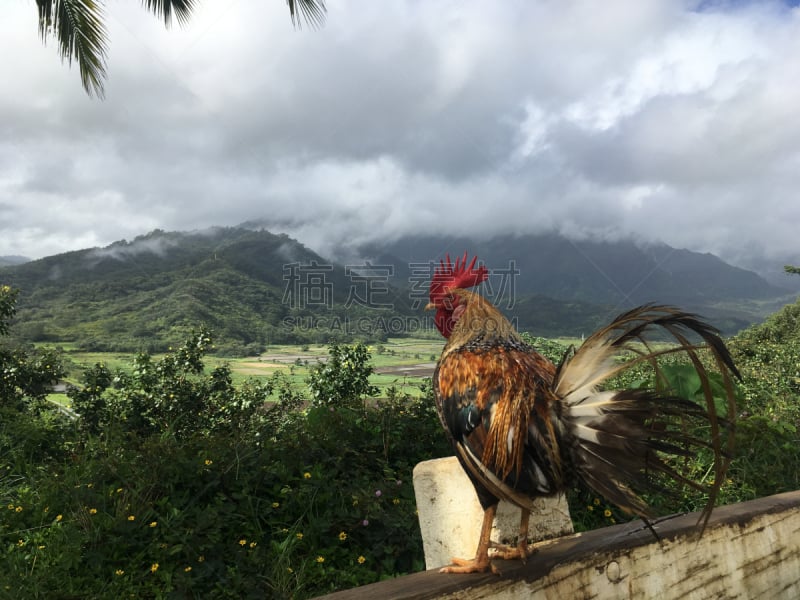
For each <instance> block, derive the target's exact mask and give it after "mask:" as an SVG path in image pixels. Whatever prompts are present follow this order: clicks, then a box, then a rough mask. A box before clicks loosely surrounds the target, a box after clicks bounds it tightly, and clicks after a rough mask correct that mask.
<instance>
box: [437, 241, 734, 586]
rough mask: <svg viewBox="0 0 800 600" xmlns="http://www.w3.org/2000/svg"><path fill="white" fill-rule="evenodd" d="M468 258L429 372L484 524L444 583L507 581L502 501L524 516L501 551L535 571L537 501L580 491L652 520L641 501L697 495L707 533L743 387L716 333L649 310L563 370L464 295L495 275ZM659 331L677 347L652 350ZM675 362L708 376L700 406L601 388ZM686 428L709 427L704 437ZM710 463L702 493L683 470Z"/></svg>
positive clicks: (686, 318) (573, 357)
mask: <svg viewBox="0 0 800 600" xmlns="http://www.w3.org/2000/svg"><path fill="white" fill-rule="evenodd" d="M467 260H468V259H467V254H466V253H465V254H464V256H463V258H459V259H457V260H456V262H455V264H453V263H452V262H451V261H450V257H449V256H448V257H447V262H446V263H445V262H444V261H441V262H440V264H439V265H438V267H437V268H436V270H435V272H434V274H433V278H432V281H431V286H430V303H429V304H428V305H427V306H426V309H428V310H431V309H432V310H435V311H436V313H435V317H434V323H435V325H436V327H437V329H438V330H439V331H440V332H441V334H442V335H443V336H444V337H445V338H446V339H447V342H446V344H445V347H444V350H443V351H442V355H441V358H440V359H439V362H438V364H437V366H436V370H435V371H434V374H433V387H434V392H435V397H436V408H437V411H438V414H439V418H440V420H441V422H442V425H443V426H444V428H445V431H446V432H447V434H448V437H449V438H450V441H451V442H452V444H453V448H454V449H455V453H456V456H457V457H458V460H459V462H460V463H461V466H462V467H463V468H464V470H465V471H466V473H467V475H468V477H469V478H470V480H471V481H472V483H473V485H474V487H475V490H476V492H477V495H478V499H479V501H480V503H481V506H482V507H483V510H484V515H483V524H482V526H481V532H480V538H479V543H478V548H477V551H476V553H475V557H474V558H471V559H463V558H454V559H453V564H452V565H451V566H448V567H445V568H443V569H442V571H443V572H449V573H471V572H485V571H489V570H491V571H493V572H497V571H496V568H495V567H494V566H493V565H492V564H491V561H490V558H489V548H490V546H492V543H491V541H490V535H491V531H492V522H493V520H494V516H495V512H496V510H497V504H498V502H499V501H500V500H505V501H508V502H510V503H512V504H514V505H516V506H518V507H520V508H521V511H522V512H521V519H520V529H519V532H520V535H519V541H518V543H517V545H516V546H515V547H500V548H501V549H500V551H499V552H498V554H497V556H499V557H500V558H504V559H513V558H521V559H523V560H525V559H526V557H527V556H528V552H529V549H528V545H527V532H528V521H529V516H530V511H531V510H532V508H533V499H534V498H536V497H541V496H552V495H555V494H558V493H561V492H563V491H565V490H566V489H567V488H568V487H570V486H572V485H573V484H579V483H582V484H585V485H587V486H588V487H589V488H591V489H593V490H594V491H596V492H597V493H598V494H600V495H602V496H604V497H605V498H606V499H608V500H609V501H611V502H612V503H614V504H616V505H617V506H619V507H620V508H621V509H622V510H624V511H626V512H628V513H630V514H633V515H636V516H638V517H641V518H642V519H645V522H647V519H650V518H652V517H653V511H652V510H651V508H650V507H649V506H648V504H647V503H646V502H645V501H644V500H643V498H642V493H646V492H659V493H668V487H665V485H664V484H665V483H670V482H671V483H677V484H679V485H685V486H689V487H691V488H693V489H696V490H699V491H702V492H705V493H706V494H707V495H708V503H707V505H706V507H705V509H704V510H703V511H702V513H701V522H699V523H698V525H701V526H702V527H704V526H705V524H706V523H707V521H708V517H709V516H710V511H711V508H712V507H713V504H714V502H715V500H716V496H717V493H718V491H719V486H720V485H721V483H722V482H723V481H724V477H725V472H726V470H727V467H728V463H729V462H730V455H731V451H732V437H733V436H732V422H731V421H730V419H732V418H733V415H734V410H735V406H734V390H733V383H732V378H731V375H734V376H736V377H737V378H738V377H739V373H738V371H737V369H736V366H735V365H734V364H733V361H732V359H731V357H730V354H729V353H728V350H727V348H726V347H725V345H724V343H723V342H722V340H721V339H720V337H719V335H718V332H717V331H716V330H715V329H713V328H712V327H711V326H709V325H707V324H706V323H704V322H703V321H701V320H700V319H699V318H698V317H696V316H695V315H692V314H688V313H685V312H681V311H679V310H677V309H675V308H672V307H669V306H658V305H645V306H641V307H639V308H635V309H633V310H630V311H628V312H626V313H624V314H621V315H620V316H618V317H617V318H616V319H614V320H613V321H612V322H611V323H610V324H609V325H608V326H606V327H604V328H602V329H600V330H599V331H597V332H595V333H594V334H592V335H591V336H589V337H588V338H587V339H586V341H585V342H584V343H583V344H582V345H581V346H580V347H579V348H578V349H577V350H573V349H571V350H570V351H568V353H567V354H566V355H565V356H564V358H563V359H562V360H561V363H560V364H559V365H558V366H557V367H556V366H555V365H554V364H553V363H552V362H551V361H550V360H548V359H547V358H545V357H544V356H542V355H541V354H539V353H538V352H536V351H535V350H534V349H533V348H532V347H531V346H529V345H528V344H526V343H525V342H524V341H523V339H522V338H521V337H520V335H519V334H518V333H517V332H516V331H515V330H514V328H513V326H512V325H511V323H510V322H509V321H508V320H507V319H506V318H505V317H504V316H503V315H502V314H501V313H500V312H499V311H498V310H497V309H496V308H495V307H494V306H493V305H492V304H490V303H489V302H488V301H487V300H486V299H484V298H483V297H482V296H480V295H479V294H476V293H473V292H471V291H469V290H468V289H467V288H470V287H473V286H476V285H478V284H480V283H481V282H483V281H485V280H486V279H487V277H488V271H487V269H486V267H485V266H483V265H481V266H478V267H476V266H475V263H476V260H477V258H473V259H472V262H470V263H469V264H467ZM653 329H661V330H662V331H665V332H667V333H668V334H670V335H671V337H672V338H673V339H674V340H675V342H676V344H675V345H672V346H669V347H667V348H664V346H663V345H660V346H659V348H660V349H654V348H653V347H651V346H650V345H648V343H647V340H646V337H645V335H646V334H647V333H649V332H650V331H651V330H653ZM690 336H691V337H694V338H700V339H701V340H702V343H700V342H698V343H695V342H692V341H691V340H690ZM701 348H706V349H707V350H708V352H709V354H710V357H711V362H712V364H713V365H715V367H716V369H714V370H716V371H718V372H719V373H720V374H721V381H722V385H723V387H724V390H725V395H726V396H727V405H728V406H727V409H726V415H725V416H722V415H718V414H717V409H716V408H715V402H714V397H713V395H712V387H711V386H712V381H711V378H710V372H709V371H708V370H707V369H706V367H705V366H704V362H703V360H701V356H700V354H699V351H700V350H701ZM676 352H682V353H684V354H686V355H687V356H688V357H689V361H690V363H691V364H692V365H693V367H694V369H695V370H696V372H697V373H698V375H699V377H700V381H701V383H702V390H703V395H704V396H705V402H704V404H705V405H704V406H701V405H700V404H698V403H695V402H694V401H692V400H689V399H685V398H681V397H678V396H677V395H675V393H674V392H672V391H670V390H669V389H664V388H665V385H659V386H658V388H657V390H656V389H650V390H648V389H623V390H603V388H602V384H603V383H604V382H606V381H607V380H609V379H610V378H612V377H613V376H615V375H617V374H619V373H620V372H621V371H622V370H624V369H626V368H629V367H631V366H633V365H635V364H639V363H641V362H643V361H647V362H649V363H651V364H652V365H653V367H654V369H655V372H656V376H657V378H659V377H660V378H661V381H662V383H663V381H664V380H663V377H662V376H661V374H660V372H659V368H658V363H657V359H658V357H660V356H663V355H667V354H672V353H676ZM620 356H624V357H626V358H629V360H627V361H622V360H619V357H620ZM631 356H632V357H633V358H630V357H631ZM715 377H716V376H715ZM690 425H694V426H697V425H699V426H700V427H702V428H704V430H706V431H707V432H708V435H707V436H705V438H707V439H703V438H701V437H698V436H697V435H696V434H695V433H693V432H692V431H691V429H690V427H689V426H690ZM695 429H696V427H695ZM701 451H705V452H710V453H711V454H712V455H713V457H714V480H713V482H712V483H705V482H703V481H702V480H699V481H697V480H695V479H693V478H692V476H691V474H690V473H688V472H684V471H685V469H682V468H681V460H684V461H685V460H686V459H687V458H688V457H692V456H695V455H696V454H697V453H698V452H701ZM701 530H702V529H701Z"/></svg>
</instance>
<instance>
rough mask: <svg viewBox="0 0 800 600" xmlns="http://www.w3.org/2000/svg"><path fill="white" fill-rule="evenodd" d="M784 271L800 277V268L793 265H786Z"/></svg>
mask: <svg viewBox="0 0 800 600" xmlns="http://www.w3.org/2000/svg"><path fill="white" fill-rule="evenodd" d="M783 270H784V271H786V272H787V273H789V274H791V275H800V267H793V266H792V265H786V266H785V267H783Z"/></svg>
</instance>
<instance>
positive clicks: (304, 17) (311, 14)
mask: <svg viewBox="0 0 800 600" xmlns="http://www.w3.org/2000/svg"><path fill="white" fill-rule="evenodd" d="M286 4H288V5H289V14H290V15H291V16H292V23H293V24H294V26H295V27H297V28H300V27H301V26H302V22H303V21H305V22H306V23H308V24H309V25H311V27H321V26H322V24H323V23H324V22H325V12H326V11H327V9H326V8H325V0H286Z"/></svg>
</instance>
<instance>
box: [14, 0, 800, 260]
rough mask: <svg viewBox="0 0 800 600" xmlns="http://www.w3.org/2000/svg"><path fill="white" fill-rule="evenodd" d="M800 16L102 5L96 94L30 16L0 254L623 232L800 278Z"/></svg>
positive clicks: (770, 8)
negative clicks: (224, 239)
mask: <svg viewBox="0 0 800 600" xmlns="http://www.w3.org/2000/svg"><path fill="white" fill-rule="evenodd" d="M796 4H798V2H788V1H785V0H784V1H779V0H774V1H771V0H762V1H755V0H754V1H750V2H748V1H744V0H738V1H735V2H734V1H708V0H707V1H703V2H701V1H700V0H608V1H606V2H597V1H596V0H558V1H555V0H536V1H534V0H516V1H511V0H509V1H504V2H486V1H484V0H474V1H470V0H441V1H439V0H426V1H422V0H385V1H382V2H365V1H363V0H361V1H356V0H329V1H328V16H327V20H326V23H325V25H324V27H323V28H322V29H320V30H313V29H308V28H304V29H302V30H301V31H296V30H294V29H293V27H292V25H291V22H290V19H289V15H288V11H287V8H286V5H285V3H284V2H283V0H203V1H201V2H200V8H199V9H198V10H197V11H196V13H195V15H194V17H193V19H192V20H191V22H190V23H189V24H188V25H186V26H184V27H178V26H175V27H173V28H171V29H170V30H166V29H165V28H164V26H163V23H162V22H161V21H159V20H158V19H156V18H155V17H154V16H153V15H151V14H150V13H148V12H146V11H145V10H144V9H143V8H142V7H141V3H140V2H138V1H134V0H128V1H126V2H118V1H111V2H108V6H107V10H106V17H107V25H108V30H109V35H110V48H109V55H108V71H109V78H108V81H107V84H106V99H105V100H104V101H101V100H97V99H92V98H90V97H88V96H87V95H86V94H85V93H84V91H83V90H82V88H81V86H80V78H79V75H78V71H77V67H75V66H73V67H72V68H71V69H70V68H69V67H68V65H66V64H62V62H61V61H60V59H59V57H58V53H57V50H56V47H55V45H54V44H53V43H52V42H51V44H50V45H49V46H47V47H45V46H43V45H42V43H41V41H40V39H39V37H38V32H37V21H36V5H35V2H34V0H3V9H4V10H3V19H2V21H0V55H2V56H3V57H4V58H3V60H2V61H0V81H2V82H3V84H2V88H0V255H11V254H21V255H26V256H29V257H32V258H38V257H42V256H47V255H51V254H56V253H59V252H64V251H68V250H75V249H81V248H87V247H93V246H104V245H107V244H109V243H111V242H113V241H115V240H119V239H123V238H124V239H128V240H130V239H132V238H134V237H135V236H137V235H141V234H143V233H146V232H148V231H150V230H152V229H155V228H162V229H166V230H194V229H200V228H205V227H209V226H213V225H236V224H239V223H241V222H243V221H247V220H256V219H257V220H263V222H264V223H265V224H266V225H267V227H268V228H269V229H270V230H271V231H275V232H287V233H290V234H292V235H294V236H295V237H297V238H299V239H300V240H301V241H303V242H304V243H306V244H307V245H309V246H310V247H312V248H314V249H315V250H318V251H321V252H323V253H325V252H327V251H329V250H330V249H331V248H334V247H336V246H337V245H341V244H345V245H348V244H349V245H354V244H357V243H359V242H362V241H370V240H375V239H387V238H392V237H395V236H399V235H402V234H405V233H410V232H423V233H427V234H436V233H442V234H461V235H464V234H466V235H474V236H476V237H486V236H488V235H493V234H498V233H501V234H504V235H510V234H518V233H527V232H538V231H548V230H553V229H555V230H558V231H561V232H563V233H566V234H568V235H570V236H601V237H614V236H620V235H629V234H633V235H635V236H637V237H638V238H640V239H644V240H654V241H655V240H660V241H663V242H666V243H668V244H670V245H673V246H677V247H685V248H689V249H691V250H696V251H702V252H713V253H716V254H718V255H720V256H722V257H723V258H725V259H726V260H728V261H729V262H732V263H734V264H739V265H743V266H757V265H762V264H768V265H769V264H771V265H773V266H774V268H777V269H780V268H781V266H782V265H783V264H784V263H785V262H787V261H789V260H794V261H800V241H798V228H799V227H800V199H799V198H798V193H799V192H798V191H799V190H800V9H799V8H795V7H794V6H793V5H796Z"/></svg>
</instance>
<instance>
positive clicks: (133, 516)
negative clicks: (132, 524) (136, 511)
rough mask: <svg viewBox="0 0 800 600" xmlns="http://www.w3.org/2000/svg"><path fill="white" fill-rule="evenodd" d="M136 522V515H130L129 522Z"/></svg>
mask: <svg viewBox="0 0 800 600" xmlns="http://www.w3.org/2000/svg"><path fill="white" fill-rule="evenodd" d="M135 520H136V516H135V515H128V521H135Z"/></svg>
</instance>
